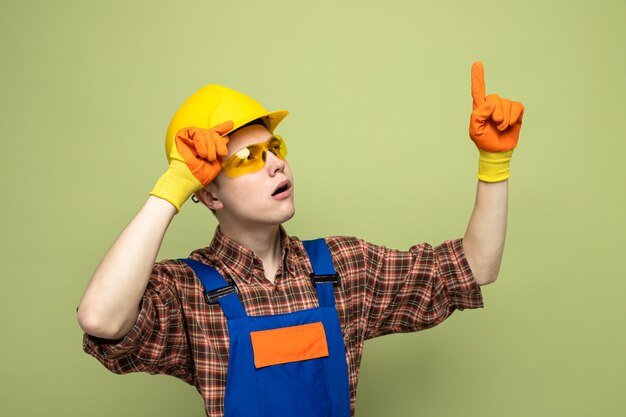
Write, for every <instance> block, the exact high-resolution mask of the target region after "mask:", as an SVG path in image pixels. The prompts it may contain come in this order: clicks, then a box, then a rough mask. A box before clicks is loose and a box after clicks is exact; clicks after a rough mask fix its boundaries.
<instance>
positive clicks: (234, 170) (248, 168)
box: [222, 135, 287, 178]
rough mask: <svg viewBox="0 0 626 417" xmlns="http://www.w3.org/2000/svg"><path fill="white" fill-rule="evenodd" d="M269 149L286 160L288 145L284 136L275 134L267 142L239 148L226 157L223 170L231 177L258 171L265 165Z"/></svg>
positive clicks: (279, 157)
mask: <svg viewBox="0 0 626 417" xmlns="http://www.w3.org/2000/svg"><path fill="white" fill-rule="evenodd" d="M268 151H269V152H271V153H273V154H274V155H276V157H277V158H278V159H281V160H283V161H284V160H285V156H286V155H287V145H285V141H283V138H282V137H280V136H278V135H274V136H272V137H271V138H269V140H268V141H267V142H265V143H255V144H254V145H250V146H247V147H245V148H242V149H239V150H238V151H237V152H235V153H234V154H233V155H231V156H229V157H228V158H226V160H225V161H224V163H223V164H222V172H224V174H226V176H228V177H231V178H233V177H238V176H240V175H244V174H250V173H253V172H257V171H259V170H261V169H262V168H263V167H264V166H265V160H266V159H267V152H268Z"/></svg>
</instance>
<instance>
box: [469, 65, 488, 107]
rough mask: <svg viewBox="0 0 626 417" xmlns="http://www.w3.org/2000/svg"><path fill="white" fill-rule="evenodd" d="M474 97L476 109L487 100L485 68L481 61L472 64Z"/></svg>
mask: <svg viewBox="0 0 626 417" xmlns="http://www.w3.org/2000/svg"><path fill="white" fill-rule="evenodd" d="M472 99H473V105H474V109H475V108H476V107H478V106H480V105H481V104H483V103H484V102H485V69H484V68H483V63H482V62H480V61H476V62H474V63H473V64H472Z"/></svg>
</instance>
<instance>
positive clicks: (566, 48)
mask: <svg viewBox="0 0 626 417" xmlns="http://www.w3.org/2000/svg"><path fill="white" fill-rule="evenodd" d="M591 4H592V2H588V1H580V0H577V1H537V0H532V1H524V2H521V1H516V2H509V1H491V0H478V1H460V0H459V1H440V2H435V1H429V2H423V1H410V0H403V1H398V0H388V1H365V0H361V1H357V0H350V1H328V0H321V1H316V2H296V1H287V0H283V1H277V0H268V1H264V2H252V1H250V2H237V1H230V2H227V1H176V2H174V1H171V2H166V1H121V0H113V1H107V2H96V1H78V0H75V1H57V2H54V1H43V0H38V1H17V0H12V1H9V0H3V1H2V3H1V5H0V35H1V36H0V44H1V46H2V55H1V57H2V67H1V69H0V74H1V77H0V83H1V94H0V105H1V108H0V110H1V113H0V114H1V117H2V124H1V125H0V128H1V129H2V154H3V158H2V163H1V164H0V167H1V169H2V172H1V176H0V178H1V181H2V192H3V194H2V195H3V197H2V208H1V210H2V216H1V222H2V225H1V226H2V229H1V230H2V233H1V244H2V247H1V250H0V253H1V254H2V264H3V272H2V280H1V282H0V285H1V288H0V298H1V301H0V317H1V320H2V340H1V342H0V358H1V361H2V362H1V367H0V369H1V370H0V378H1V389H0V415H2V416H93V417H96V416H111V415H120V416H148V415H150V416H202V415H203V405H202V401H201V398H200V396H199V395H198V394H197V392H196V391H195V389H194V388H193V387H191V386H187V385H186V384H184V383H183V382H180V381H178V380H176V379H174V378H171V377H165V376H149V375H143V374H141V375H127V376H118V375H114V374H111V373H109V372H108V371H106V370H105V369H104V368H103V367H102V366H101V365H100V364H99V363H98V362H97V361H96V360H95V359H93V358H91V357H89V356H87V355H85V354H84V353H83V352H82V349H81V330H80V328H79V327H78V325H77V323H76V319H75V308H76V306H77V304H78V302H79V300H80V298H81V296H82V292H83V290H84V288H85V286H86V284H87V282H88V280H89V278H90V276H91V273H92V272H93V270H94V269H95V267H96V265H97V264H98V262H99V260H100V258H101V257H102V255H103V254H104V252H105V251H106V250H107V248H108V247H109V245H110V244H111V243H112V242H113V240H114V239H115V238H116V236H117V235H118V233H119V232H120V231H121V230H122V228H123V227H124V226H125V225H126V224H127V222H128V221H129V220H130V219H131V218H132V216H133V215H134V214H135V213H136V211H137V210H138V209H139V207H141V205H142V203H143V202H144V201H145V199H146V196H147V192H148V191H149V190H150V189H151V187H152V185H153V184H154V182H155V181H156V179H157V178H158V176H159V175H160V174H161V173H162V172H163V171H164V170H165V169H166V161H165V157H164V153H163V137H164V132H165V129H166V127H167V124H168V122H169V118H170V117H171V115H172V114H173V112H174V111H175V110H176V108H177V107H178V106H179V105H180V104H181V103H182V101H183V100H184V99H185V98H186V97H187V96H188V95H190V94H192V93H193V92H194V91H196V89H198V88H199V87H201V86H202V85H204V84H208V83H219V84H223V85H227V86H230V87H232V88H235V89H238V90H241V91H243V92H246V93H247V94H249V95H251V96H252V97H255V98H257V99H258V100H259V101H261V102H262V103H263V104H264V105H265V106H266V107H267V108H269V109H278V108H286V109H289V110H290V111H291V114H290V116H289V117H288V118H287V119H286V120H285V121H284V123H283V125H281V127H280V129H279V132H280V133H282V134H283V135H284V136H285V137H286V140H287V141H288V144H289V147H290V155H289V161H290V163H291V166H292V169H293V171H294V175H295V179H296V203H297V214H296V216H295V218H294V219H293V220H291V221H290V222H288V223H287V225H286V227H287V230H288V231H289V232H290V233H291V234H294V235H298V236H300V237H302V238H313V237H318V236H325V235H330V234H346V235H356V236H359V237H362V238H365V239H367V240H370V241H372V242H374V243H378V244H384V245H387V246H390V247H394V248H401V249H406V248H408V247H409V246H410V245H412V244H414V243H419V242H423V241H427V242H429V243H432V244H438V243H440V242H442V241H444V240H446V239H451V238H456V237H460V236H462V235H463V233H464V231H465V227H466V225H467V221H468V219H469V216H470V213H471V210H472V207H473V202H474V195H475V188H476V178H475V174H476V161H477V151H476V149H475V147H474V145H473V144H472V142H471V141H470V140H469V138H468V134H467V124H468V120H469V114H470V111H471V96H470V66H471V64H472V62H473V61H475V60H479V59H480V60H482V61H483V62H484V64H485V77H486V85H487V93H498V94H500V95H501V96H503V97H508V98H511V99H514V100H519V101H521V102H523V103H524V105H525V107H526V113H525V116H524V126H523V128H522V133H521V137H520V143H519V146H518V148H517V150H516V151H515V155H514V158H513V161H512V177H511V180H510V211H509V213H510V214H509V230H508V236H507V247H506V253H505V257H504V260H503V264H502V269H501V273H500V277H499V279H498V282H497V283H495V284H493V285H490V286H488V287H483V294H484V297H485V304H486V308H485V309H482V310H477V311H470V310H466V311H464V312H457V313H455V314H454V315H453V316H452V317H451V318H450V319H449V320H448V321H447V322H445V323H444V324H442V325H440V326H439V327H437V328H435V329H432V330H429V331H426V332H422V333H418V334H408V335H393V336H388V337H384V338H380V339H376V340H372V341H369V342H367V343H366V345H365V354H364V360H363V363H362V369H361V378H360V384H359V397H358V405H357V415H358V416H361V417H366V416H381V415H386V416H430V417H448V416H454V415H463V416H465V417H473V416H481V417H484V416H487V417H492V416H493V417H496V416H498V417H500V416H507V417H516V416H535V417H540V416H550V417H553V416H568V417H570V416H581V417H582V416H591V415H593V416H623V415H626V400H625V398H624V387H625V386H626V361H625V359H624V352H625V347H626V346H625V345H626V343H625V341H626V337H625V336H624V329H625V326H624V321H623V319H624V309H623V307H622V304H623V302H624V301H623V300H624V291H625V289H626V284H625V283H624V282H625V281H626V280H625V278H626V274H625V273H624V259H625V257H624V249H625V244H624V236H625V235H626V227H625V226H626V222H625V220H624V212H625V211H626V187H625V185H626V184H625V176H624V169H623V163H622V155H623V154H624V152H625V151H626V145H625V143H624V142H625V139H626V138H625V135H624V120H625V117H624V114H625V111H626V106H625V104H624V103H625V102H624V98H625V97H626V83H625V82H624V74H626V48H625V47H624V41H626V25H624V22H625V21H626V2H624V1H623V0H619V1H618V0H614V1H598V2H594V4H593V5H591ZM215 226H216V222H215V220H214V219H213V217H212V216H211V215H210V213H209V212H208V211H207V210H206V209H203V208H202V207H200V206H194V205H193V204H190V203H189V204H187V205H185V206H184V208H183V210H182V212H181V214H179V215H178V216H177V217H176V218H175V220H174V222H173V224H172V226H171V228H170V230H169V232H168V234H167V236H166V239H165V242H164V244H163V246H162V250H161V252H160V254H159V257H160V258H165V257H180V256H185V255H187V254H188V253H189V252H190V251H191V250H192V249H194V248H196V247H200V246H203V245H206V244H208V243H209V241H210V239H211V237H212V233H213V230H214V228H215Z"/></svg>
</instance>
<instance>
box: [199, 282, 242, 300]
mask: <svg viewBox="0 0 626 417" xmlns="http://www.w3.org/2000/svg"><path fill="white" fill-rule="evenodd" d="M230 294H235V295H239V289H238V288H237V287H236V286H234V285H227V286H225V287H222V288H218V289H216V290H213V291H205V292H204V299H205V300H206V302H207V303H208V304H217V303H218V300H219V299H220V298H222V297H225V296H227V295H230Z"/></svg>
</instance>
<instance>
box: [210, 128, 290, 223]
mask: <svg viewBox="0 0 626 417" xmlns="http://www.w3.org/2000/svg"><path fill="white" fill-rule="evenodd" d="M271 136H272V134H271V133H270V132H269V131H268V130H267V129H266V128H265V127H264V126H260V125H252V126H248V127H245V128H243V129H240V130H238V131H236V132H235V133H232V134H230V135H229V142H228V157H230V156H231V155H233V154H235V153H237V152H238V151H240V150H241V149H243V148H245V147H246V146H249V145H253V144H257V143H263V142H266V141H267V140H268V139H269V138H270V137H271ZM207 191H209V192H210V193H211V194H212V196H213V197H214V198H215V199H216V200H214V201H213V204H214V206H213V207H212V208H213V209H214V210H215V212H216V215H217V216H218V219H219V220H220V223H222V222H236V224H238V225H239V226H242V225H246V226H247V225H249V226H253V225H255V224H262V225H277V224H281V223H283V222H285V221H287V220H289V219H290V218H291V217H293V215H294V213H295V207H294V202H293V191H294V189H293V177H292V175H291V170H290V169H289V164H288V163H287V161H283V160H281V159H279V158H278V157H277V156H276V155H274V154H273V153H271V152H266V159H265V165H264V166H263V167H262V168H261V169H260V170H259V171H257V172H252V173H248V174H243V175H240V176H237V177H232V178H231V177H228V176H226V175H225V174H224V173H223V172H220V174H219V175H218V176H217V178H216V179H215V180H214V181H213V182H212V183H211V184H209V186H208V187H207Z"/></svg>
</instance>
